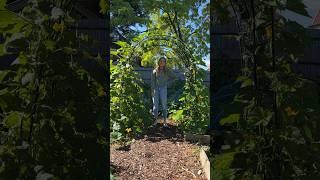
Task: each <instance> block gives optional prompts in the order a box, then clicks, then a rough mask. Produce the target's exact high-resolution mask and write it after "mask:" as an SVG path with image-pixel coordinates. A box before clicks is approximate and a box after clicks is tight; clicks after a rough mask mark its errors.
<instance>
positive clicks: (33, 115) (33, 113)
mask: <svg viewBox="0 0 320 180" xmlns="http://www.w3.org/2000/svg"><path fill="white" fill-rule="evenodd" d="M41 40H42V39H41V31H39V32H38V42H37V46H36V48H35V52H34V53H32V54H34V55H35V58H34V59H35V65H36V66H35V76H34V82H35V86H36V88H35V90H34V93H33V94H34V95H35V97H34V99H33V105H32V110H31V122H30V127H29V137H28V142H29V144H30V143H31V140H32V132H33V124H34V121H35V119H36V118H37V101H38V98H39V89H40V88H39V86H40V79H39V78H40V76H39V64H38V58H37V53H38V49H39V47H40V42H41Z"/></svg>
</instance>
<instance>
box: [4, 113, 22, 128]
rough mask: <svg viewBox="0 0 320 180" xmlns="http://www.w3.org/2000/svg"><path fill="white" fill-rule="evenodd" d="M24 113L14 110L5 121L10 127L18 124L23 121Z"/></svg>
mask: <svg viewBox="0 0 320 180" xmlns="http://www.w3.org/2000/svg"><path fill="white" fill-rule="evenodd" d="M21 118H22V115H21V113H20V112H17V111H12V112H10V113H9V115H7V116H5V118H4V122H5V124H6V125H7V126H8V127H14V126H17V125H18V124H19V123H20V121H21Z"/></svg>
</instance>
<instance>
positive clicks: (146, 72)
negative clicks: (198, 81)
mask: <svg viewBox="0 0 320 180" xmlns="http://www.w3.org/2000/svg"><path fill="white" fill-rule="evenodd" d="M135 71H136V72H137V73H138V74H139V75H140V77H141V79H142V80H143V81H144V82H145V83H146V84H150V83H151V73H152V71H153V68H144V67H136V68H135ZM173 72H174V73H175V74H176V76H177V77H178V78H179V79H180V80H185V77H184V75H183V72H181V71H179V70H173ZM206 73H207V74H206V78H205V79H204V81H203V82H204V84H206V85H208V86H209V84H210V74H209V71H207V72H206Z"/></svg>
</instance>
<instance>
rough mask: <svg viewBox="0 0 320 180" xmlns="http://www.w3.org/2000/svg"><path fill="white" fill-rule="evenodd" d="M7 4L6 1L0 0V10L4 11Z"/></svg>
mask: <svg viewBox="0 0 320 180" xmlns="http://www.w3.org/2000/svg"><path fill="white" fill-rule="evenodd" d="M6 4H7V0H1V1H0V10H5V7H6Z"/></svg>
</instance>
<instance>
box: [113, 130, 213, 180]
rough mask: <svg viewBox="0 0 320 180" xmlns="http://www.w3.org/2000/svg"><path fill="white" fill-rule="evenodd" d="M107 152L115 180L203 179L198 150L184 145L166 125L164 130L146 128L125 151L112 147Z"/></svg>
mask: <svg viewBox="0 0 320 180" xmlns="http://www.w3.org/2000/svg"><path fill="white" fill-rule="evenodd" d="M110 152H111V157H110V158H111V168H112V169H113V172H114V175H115V176H116V177H117V179H174V180H176V179H199V180H206V179H207V177H206V173H205V172H204V169H203V168H202V165H201V161H200V159H199V154H201V147H199V146H198V145H196V144H193V143H189V142H186V141H185V140H184V137H183V136H182V135H181V134H180V133H179V131H178V130H177V128H176V126H173V125H170V124H169V128H168V129H166V128H163V127H161V126H158V127H156V128H154V129H150V132H149V133H148V135H146V136H145V137H144V138H142V139H139V140H135V141H134V142H133V143H132V144H131V145H130V147H129V148H126V149H121V148H120V149H119V146H118V145H116V144H113V145H112V146H111V151H110Z"/></svg>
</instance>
